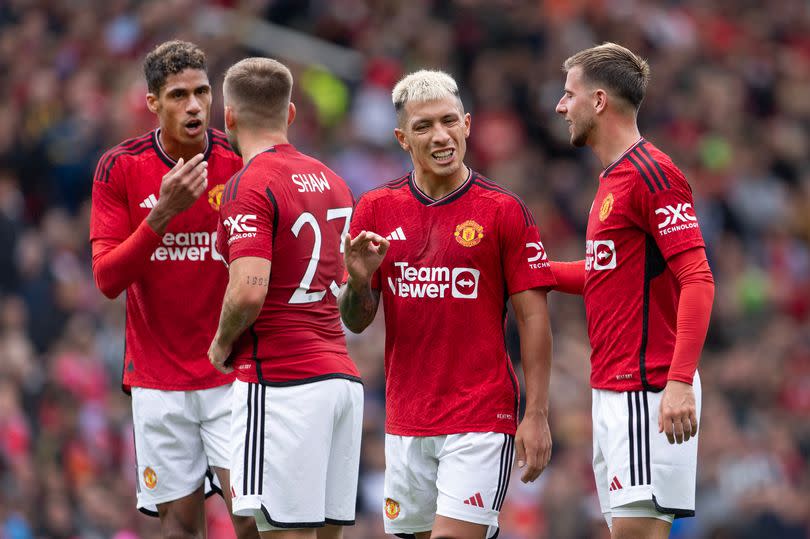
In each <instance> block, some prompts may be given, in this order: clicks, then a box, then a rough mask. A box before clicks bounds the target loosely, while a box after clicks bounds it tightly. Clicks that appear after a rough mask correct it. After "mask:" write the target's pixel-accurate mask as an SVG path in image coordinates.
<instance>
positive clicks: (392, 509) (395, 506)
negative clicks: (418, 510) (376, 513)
mask: <svg viewBox="0 0 810 539" xmlns="http://www.w3.org/2000/svg"><path fill="white" fill-rule="evenodd" d="M385 516H387V517H388V518H390V519H391V520H394V519H395V518H397V517H398V516H399V503H397V502H395V501H394V500H392V499H391V498H386V499H385Z"/></svg>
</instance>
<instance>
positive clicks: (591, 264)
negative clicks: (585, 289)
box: [585, 240, 616, 271]
mask: <svg viewBox="0 0 810 539" xmlns="http://www.w3.org/2000/svg"><path fill="white" fill-rule="evenodd" d="M615 267H616V246H615V245H614V244H613V240H588V241H587V242H585V269H586V270H587V271H590V270H592V269H594V270H609V269H613V268H615Z"/></svg>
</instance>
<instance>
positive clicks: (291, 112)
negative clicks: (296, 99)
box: [287, 101, 295, 127]
mask: <svg viewBox="0 0 810 539" xmlns="http://www.w3.org/2000/svg"><path fill="white" fill-rule="evenodd" d="M294 121H295V103H293V102H292V101H290V106H289V107H288V108H287V127H290V126H291V125H292V123H293V122H294Z"/></svg>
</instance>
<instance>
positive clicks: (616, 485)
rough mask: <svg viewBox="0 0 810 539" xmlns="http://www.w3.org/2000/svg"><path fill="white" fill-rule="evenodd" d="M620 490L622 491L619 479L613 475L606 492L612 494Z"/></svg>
mask: <svg viewBox="0 0 810 539" xmlns="http://www.w3.org/2000/svg"><path fill="white" fill-rule="evenodd" d="M621 489H622V484H621V483H619V478H618V477H616V476H615V475H614V476H613V481H611V482H610V488H609V489H608V490H609V491H610V492H613V491H614V490H621Z"/></svg>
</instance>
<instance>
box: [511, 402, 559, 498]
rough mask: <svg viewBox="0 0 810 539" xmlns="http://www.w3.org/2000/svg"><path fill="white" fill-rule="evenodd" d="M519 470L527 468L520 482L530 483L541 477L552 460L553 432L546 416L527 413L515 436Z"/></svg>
mask: <svg viewBox="0 0 810 539" xmlns="http://www.w3.org/2000/svg"><path fill="white" fill-rule="evenodd" d="M515 452H516V453H517V465H518V468H525V469H524V470H523V474H522V475H521V476H520V480H521V481H523V482H524V483H529V482H532V481H534V480H535V479H537V478H538V477H540V474H541V473H542V472H543V470H545V468H546V466H548V462H549V460H551V430H550V429H549V428H548V416H547V415H546V414H540V413H537V414H534V413H529V412H527V413H526V415H525V416H524V417H523V421H521V422H520V425H518V429H517V433H516V434H515Z"/></svg>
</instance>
